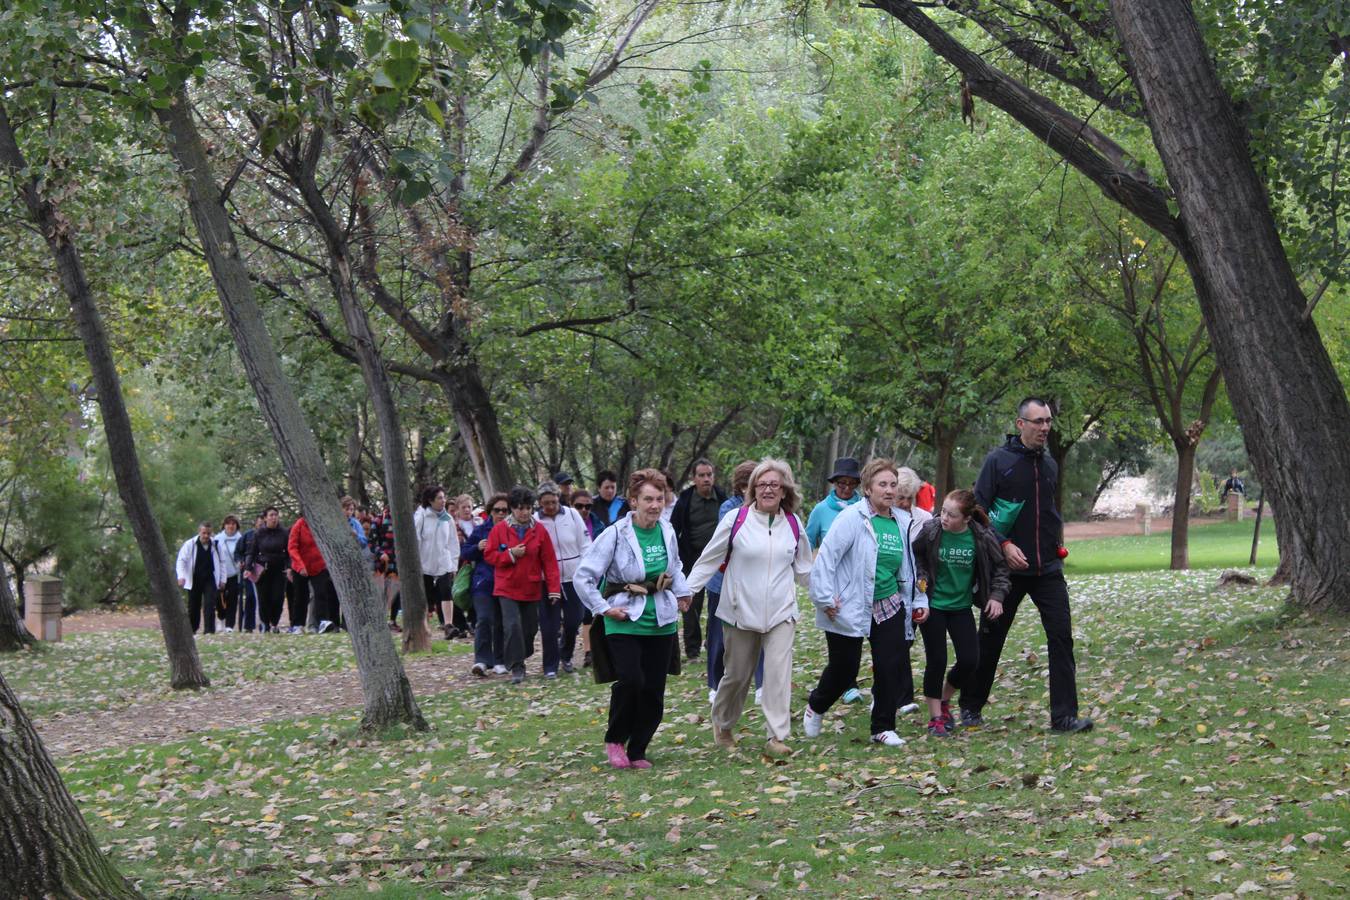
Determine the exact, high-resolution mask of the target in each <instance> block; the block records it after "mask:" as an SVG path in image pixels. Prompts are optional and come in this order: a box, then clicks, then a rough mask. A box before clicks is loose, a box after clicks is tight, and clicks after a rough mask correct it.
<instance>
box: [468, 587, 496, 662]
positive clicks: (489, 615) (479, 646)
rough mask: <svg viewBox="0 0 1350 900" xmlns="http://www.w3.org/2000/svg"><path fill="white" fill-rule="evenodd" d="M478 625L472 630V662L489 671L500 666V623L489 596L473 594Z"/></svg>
mask: <svg viewBox="0 0 1350 900" xmlns="http://www.w3.org/2000/svg"><path fill="white" fill-rule="evenodd" d="M473 609H474V612H475V613H476V614H477V615H478V624H477V625H476V626H475V627H474V629H473V661H474V662H476V663H482V664H483V665H484V666H486V667H488V668H489V669H490V668H492V667H493V666H500V665H501V664H502V622H501V617H500V616H498V614H497V601H496V599H494V598H493V596H492V595H491V594H474V595H473Z"/></svg>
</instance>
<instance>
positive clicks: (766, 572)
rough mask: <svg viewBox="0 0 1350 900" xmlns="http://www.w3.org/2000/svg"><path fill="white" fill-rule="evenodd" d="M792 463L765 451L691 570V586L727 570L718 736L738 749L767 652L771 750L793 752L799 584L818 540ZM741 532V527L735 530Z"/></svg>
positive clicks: (721, 608)
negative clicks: (802, 515) (801, 513)
mask: <svg viewBox="0 0 1350 900" xmlns="http://www.w3.org/2000/svg"><path fill="white" fill-rule="evenodd" d="M797 503H798V498H797V485H796V483H795V482H794V481H793V480H792V469H791V468H790V467H789V466H788V464H787V463H785V462H783V461H782V460H779V459H764V460H761V461H760V463H759V465H757V466H755V470H754V471H753V472H751V473H750V482H749V484H748V485H747V486H746V489H745V506H743V507H741V509H738V510H734V511H732V512H728V513H727V514H726V515H724V516H723V517H722V520H721V521H720V522H718V523H717V529H716V530H715V531H714V532H713V536H712V537H711V538H710V539H709V541H708V545H707V546H706V547H704V548H703V554H702V555H701V556H700V557H699V559H698V562H697V563H695V564H694V567H693V569H691V570H690V571H689V575H688V579H687V580H688V587H689V591H690V593H693V592H695V591H699V590H702V589H703V588H705V587H706V586H707V584H708V582H709V581H710V580H712V577H713V575H715V574H716V573H717V572H718V571H719V570H721V571H724V573H725V574H724V577H723V579H722V594H721V597H719V598H718V603H717V617H718V618H719V619H721V620H722V629H723V630H722V643H723V665H724V666H725V671H724V672H723V674H722V680H721V682H720V683H719V684H718V685H717V696H716V698H715V699H714V700H713V707H712V721H713V740H714V741H715V742H716V743H717V745H718V746H720V747H722V748H724V749H727V750H734V749H735V747H736V737H735V728H736V723H737V722H739V721H740V718H741V711H742V710H743V709H744V707H745V696H746V691H747V689H748V688H749V687H750V681H751V679H752V678H753V677H754V674H755V664H756V663H758V662H759V654H760V651H763V652H764V687H763V689H762V694H761V697H762V701H763V702H762V703H761V704H760V705H761V708H762V709H763V710H764V721H765V724H766V726H767V728H768V741H767V742H766V743H765V745H764V752H765V754H766V755H768V756H772V757H782V756H789V755H791V753H792V750H791V749H790V748H789V747H788V745H787V739H788V737H789V736H790V735H791V732H792V639H793V636H794V634H795V633H796V627H797V615H798V613H797V584H798V583H801V584H805V583H806V577H807V575H808V574H809V573H810V572H811V543H810V541H808V540H807V539H806V529H805V528H804V527H803V526H802V524H801V520H800V519H798V518H797V516H796V509H797ZM733 532H734V533H733Z"/></svg>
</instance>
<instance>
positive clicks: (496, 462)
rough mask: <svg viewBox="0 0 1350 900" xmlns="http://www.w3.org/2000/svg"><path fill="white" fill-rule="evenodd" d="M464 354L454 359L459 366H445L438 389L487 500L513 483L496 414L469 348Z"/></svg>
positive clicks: (509, 487) (506, 489) (453, 364)
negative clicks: (441, 391)
mask: <svg viewBox="0 0 1350 900" xmlns="http://www.w3.org/2000/svg"><path fill="white" fill-rule="evenodd" d="M463 352H464V355H463V356H459V357H457V358H458V359H459V360H460V361H459V362H454V363H451V364H449V365H447V366H446V368H445V380H444V381H443V382H442V384H441V388H442V390H443V391H444V392H445V396H446V399H447V400H449V402H450V408H451V409H452V410H453V411H454V413H455V423H456V424H457V425H459V435H460V437H461V438H463V440H464V450H465V452H466V453H468V455H469V463H470V464H471V465H472V466H473V470H474V472H476V473H477V475H478V485H479V487H481V488H482V489H483V496H485V497H488V496H491V495H492V494H494V493H496V492H497V491H509V490H511V487H512V486H513V485H514V484H515V480H514V477H513V476H512V474H511V465H510V463H509V462H508V461H507V458H506V442H505V441H503V440H502V432H501V428H500V427H499V426H498V425H497V410H496V409H495V408H494V407H493V406H492V398H491V397H490V396H489V395H488V392H487V388H486V387H484V385H483V377H482V374H481V373H480V372H479V370H478V363H477V361H476V360H475V359H474V358H473V357H472V355H471V352H470V350H469V348H467V347H465V348H464V351H463Z"/></svg>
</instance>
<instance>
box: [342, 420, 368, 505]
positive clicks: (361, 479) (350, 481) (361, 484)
mask: <svg viewBox="0 0 1350 900" xmlns="http://www.w3.org/2000/svg"><path fill="white" fill-rule="evenodd" d="M361 451H362V435H361V416H360V413H359V412H358V414H357V415H354V416H352V430H351V431H349V432H347V496H349V497H351V498H352V499H353V500H355V501H356V502H357V504H358V505H360V506H366V505H367V502H368V500H369V499H370V498H369V497H367V496H366V473H365V467H364V466H363V465H362V464H361Z"/></svg>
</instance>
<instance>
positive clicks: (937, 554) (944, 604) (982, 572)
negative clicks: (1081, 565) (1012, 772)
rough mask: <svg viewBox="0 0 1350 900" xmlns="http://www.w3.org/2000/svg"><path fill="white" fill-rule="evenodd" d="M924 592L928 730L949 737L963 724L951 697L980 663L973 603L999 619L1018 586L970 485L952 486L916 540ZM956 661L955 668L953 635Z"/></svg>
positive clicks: (924, 687)
mask: <svg viewBox="0 0 1350 900" xmlns="http://www.w3.org/2000/svg"><path fill="white" fill-rule="evenodd" d="M914 558H915V562H916V566H917V569H918V574H919V585H920V590H923V591H925V592H926V593H927V594H928V596H929V604H928V605H929V614H928V619H927V620H926V621H925V622H923V624H922V625H921V626H920V630H921V631H922V633H923V650H924V656H925V657H926V660H927V667H926V668H925V669H924V673H923V693H924V697H925V699H927V701H928V712H929V715H930V716H931V718H930V719H929V721H928V733H929V734H930V735H932V736H933V737H948V736H950V735H951V734H952V733H953V732H954V731H955V729H956V720H955V718H954V717H953V716H952V712H951V699H952V697H953V696H954V695H955V694H956V692H957V691H958V690H961V689H962V688H964V687H966V685H967V683H968V682H969V681H970V679H971V678H973V677H974V675H975V670H976V668H977V667H978V666H979V661H980V642H979V636H978V634H977V633H976V630H975V616H974V614H973V613H972V612H971V607H972V605H974V606H978V607H980V609H981V610H982V611H983V612H984V613H985V615H987V616H989V618H991V619H997V618H998V617H999V616H1001V615H1002V614H1003V598H1004V597H1006V596H1007V594H1008V588H1009V585H1010V580H1009V575H1008V566H1007V563H1006V562H1004V559H1003V550H1002V549H1001V548H1000V546H999V539H998V535H997V534H996V533H995V532H994V530H993V529H992V528H991V527H989V516H988V514H987V513H986V512H985V511H984V509H982V508H981V507H980V505H979V504H978V503H976V502H975V495H974V494H973V493H971V492H970V491H952V492H951V493H950V494H948V495H947V496H946V498H945V499H944V500H943V501H942V513H941V515H939V516H937V517H935V518H934V519H932V520H931V521H929V522H925V523H924V526H923V528H922V529H921V530H920V531H919V536H918V537H917V538H915V540H914ZM949 635H950V636H951V639H952V646H953V648H954V649H955V650H956V663H955V664H954V665H953V666H952V667H951V669H950V670H949V671H947V672H946V674H945V677H944V673H943V670H944V669H946V668H947V637H948V636H949Z"/></svg>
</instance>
